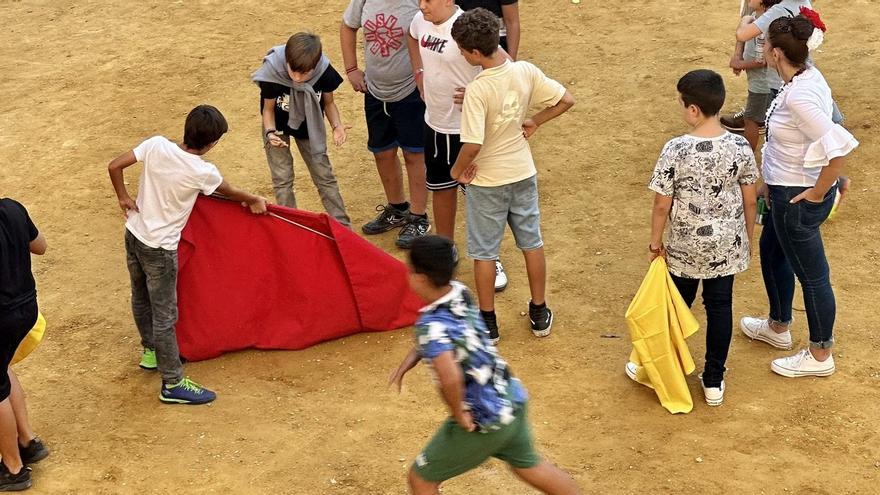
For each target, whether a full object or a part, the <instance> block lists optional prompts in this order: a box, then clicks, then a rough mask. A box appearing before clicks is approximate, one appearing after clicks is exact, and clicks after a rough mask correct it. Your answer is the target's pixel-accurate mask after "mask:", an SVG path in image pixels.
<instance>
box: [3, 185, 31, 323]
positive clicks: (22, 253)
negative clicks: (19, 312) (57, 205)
mask: <svg viewBox="0 0 880 495" xmlns="http://www.w3.org/2000/svg"><path fill="white" fill-rule="evenodd" d="M38 234H39V232H38V231H37V227H36V226H34V222H32V221H31V218H30V217H29V216H28V213H27V210H25V209H24V206H22V205H21V204H20V203H18V202H17V201H15V200H12V199H9V198H3V199H0V311H10V310H13V309H15V308H18V307H20V306H23V305H25V304H27V303H30V302H32V301H34V300H35V299H36V298H37V285H36V283H34V274H33V273H31V249H30V243H31V241H32V240H34V239H36V238H37V235H38Z"/></svg>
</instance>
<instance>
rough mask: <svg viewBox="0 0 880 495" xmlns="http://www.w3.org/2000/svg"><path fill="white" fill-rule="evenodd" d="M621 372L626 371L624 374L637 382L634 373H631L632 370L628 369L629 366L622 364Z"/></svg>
mask: <svg viewBox="0 0 880 495" xmlns="http://www.w3.org/2000/svg"><path fill="white" fill-rule="evenodd" d="M623 372H624V373H626V376H628V377H629V379H630V380H632V381H634V382H636V383H638V380H636V374H635V373H633V372H632V371H631V370H630V369H629V366H626V365H624V366H623Z"/></svg>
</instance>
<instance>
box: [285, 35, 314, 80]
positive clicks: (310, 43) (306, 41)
mask: <svg viewBox="0 0 880 495" xmlns="http://www.w3.org/2000/svg"><path fill="white" fill-rule="evenodd" d="M284 59H285V60H286V61H287V65H288V66H289V67H290V70H292V71H294V72H300V73H304V72H308V71H310V70H312V69H314V68H315V67H317V66H318V61H319V60H321V38H319V37H318V36H317V35H314V34H312V33H296V34H294V35H293V36H291V37H290V39H288V40H287V45H286V46H285V47H284Z"/></svg>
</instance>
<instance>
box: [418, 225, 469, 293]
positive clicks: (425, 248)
mask: <svg viewBox="0 0 880 495" xmlns="http://www.w3.org/2000/svg"><path fill="white" fill-rule="evenodd" d="M455 258H456V256H455V245H454V244H453V243H452V241H450V240H449V239H447V238H445V237H441V236H439V235H426V236H423V237H419V238H416V240H414V241H413V243H412V247H411V248H410V250H409V263H410V266H412V271H413V272H414V273H419V274H422V275H425V276H427V277H428V280H430V281H431V283H432V284H434V286H436V287H442V286H444V285H447V284H448V283H449V281H450V280H452V276H453V275H454V274H455V265H456V263H457V261H456V259H455Z"/></svg>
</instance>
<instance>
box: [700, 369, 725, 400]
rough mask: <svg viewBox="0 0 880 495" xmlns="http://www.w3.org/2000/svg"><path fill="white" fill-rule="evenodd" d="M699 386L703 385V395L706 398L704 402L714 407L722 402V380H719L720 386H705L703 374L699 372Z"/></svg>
mask: <svg viewBox="0 0 880 495" xmlns="http://www.w3.org/2000/svg"><path fill="white" fill-rule="evenodd" d="M700 386H701V387H703V397H705V398H706V404H709V405H710V406H712V407H715V406H720V405H721V404H722V403H723V402H724V380H721V386H720V387H707V386H706V384H704V383H703V374H702V373H700Z"/></svg>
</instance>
